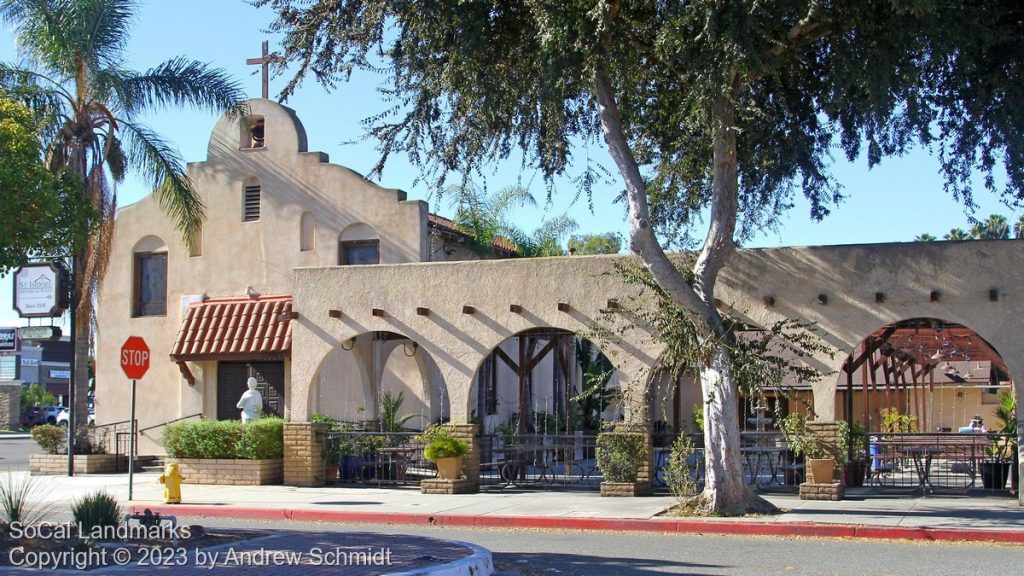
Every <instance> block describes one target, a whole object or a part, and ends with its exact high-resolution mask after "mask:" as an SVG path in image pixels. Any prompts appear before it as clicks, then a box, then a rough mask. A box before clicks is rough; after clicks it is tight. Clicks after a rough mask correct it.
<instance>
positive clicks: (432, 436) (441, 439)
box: [417, 426, 469, 480]
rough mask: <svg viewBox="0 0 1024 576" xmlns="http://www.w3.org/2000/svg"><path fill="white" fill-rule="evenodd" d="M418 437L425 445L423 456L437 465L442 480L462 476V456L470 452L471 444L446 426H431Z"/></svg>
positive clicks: (455, 478)
mask: <svg viewBox="0 0 1024 576" xmlns="http://www.w3.org/2000/svg"><path fill="white" fill-rule="evenodd" d="M417 439H418V440H420V441H421V442H423V444H424V445H425V446H424V448H423V457H424V458H426V459H427V460H430V461H431V462H433V463H434V464H435V465H436V466H437V475H438V476H439V477H440V478H441V479H442V480H457V479H458V478H459V477H460V476H462V458H463V456H465V455H466V454H467V453H468V452H469V444H467V443H466V442H464V441H462V440H459V439H458V438H456V437H454V436H452V433H451V430H450V429H448V428H447V427H445V426H430V427H428V428H427V429H426V430H424V431H423V434H421V435H420V436H419V437H418V438H417Z"/></svg>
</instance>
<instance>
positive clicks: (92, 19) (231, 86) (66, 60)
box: [0, 0, 244, 423]
mask: <svg viewBox="0 0 1024 576" xmlns="http://www.w3.org/2000/svg"><path fill="white" fill-rule="evenodd" d="M136 8H137V2H136V1H134V0H2V1H0V19H2V20H4V21H5V22H6V23H8V24H10V25H12V26H13V27H14V33H15V37H16V41H17V46H18V51H19V55H20V56H22V57H23V58H24V59H25V60H26V61H27V62H29V64H28V66H26V67H21V66H14V65H6V64H3V65H0V84H2V85H3V86H4V87H6V88H11V89H12V90H15V91H16V93H18V94H23V95H24V98H25V101H26V103H27V104H28V105H29V106H30V107H31V108H33V109H34V110H35V111H36V112H37V113H40V114H41V115H42V117H43V118H45V122H44V125H43V127H42V133H43V135H44V139H45V141H46V145H47V150H46V152H47V162H48V167H49V169H50V170H51V171H53V172H54V173H64V174H71V175H73V176H76V177H78V178H79V179H80V181H81V182H82V183H83V185H84V187H85V192H86V195H87V197H88V199H89V201H90V202H91V203H92V207H93V209H94V210H95V217H94V219H93V222H92V223H91V228H90V230H91V232H90V234H89V236H88V238H87V240H86V241H85V242H84V245H82V246H74V247H71V252H72V254H73V256H72V265H73V269H74V270H75V271H76V282H75V289H76V302H74V303H73V304H72V305H73V306H74V309H73V312H72V314H73V321H74V339H75V354H76V357H77V358H78V360H77V361H76V362H75V374H74V386H75V392H76V397H77V399H78V402H76V406H75V407H74V409H75V414H76V417H77V421H78V422H79V423H84V422H85V401H84V399H85V396H86V393H87V389H88V364H87V362H86V361H85V360H86V358H87V357H88V352H89V343H90V335H91V333H92V330H91V328H92V321H93V311H94V306H93V302H94V298H95V293H96V290H97V289H98V286H99V282H100V280H101V279H102V277H103V272H104V270H105V269H106V265H107V261H108V259H109V249H110V239H111V233H112V231H113V222H114V219H113V217H114V210H115V209H116V206H117V195H116V184H117V183H119V182H121V181H123V179H124V176H125V174H126V172H128V171H136V172H138V173H140V174H142V175H143V176H145V177H148V178H149V180H150V182H151V183H152V186H153V188H154V190H155V193H156V195H157V198H158V199H159V201H160V205H161V207H162V208H163V209H164V211H165V212H166V213H167V214H168V215H169V216H170V217H171V218H173V219H174V221H175V223H176V226H177V228H178V230H179V232H180V233H181V234H182V237H183V239H184V240H185V242H186V243H188V244H190V243H191V242H192V241H193V240H194V238H195V237H196V234H197V232H198V231H199V229H200V226H201V225H202V221H203V218H204V207H203V203H202V200H201V199H200V197H199V195H198V194H197V192H196V190H195V189H194V188H193V186H192V183H191V182H190V181H189V178H188V175H187V173H186V171H185V167H184V163H183V162H182V160H181V158H180V157H179V155H178V153H177V152H176V151H175V150H174V149H173V148H172V147H171V146H170V145H169V144H168V143H167V142H165V141H164V140H163V139H161V138H160V136H159V135H157V134H156V133H154V132H153V131H152V130H150V129H149V128H147V127H146V126H144V125H143V124H140V123H139V122H138V119H139V117H140V116H141V115H143V114H145V113H148V112H153V111H156V110H160V109H163V108H165V107H169V106H178V107H180V106H190V107H192V108H198V109H205V110H211V111H215V112H224V111H230V112H232V113H234V114H243V113H244V105H243V104H242V96H243V95H242V92H241V89H240V88H239V86H238V85H237V84H236V83H235V82H234V81H232V80H230V79H229V78H227V76H226V75H225V74H224V73H223V72H222V71H220V70H217V69H211V68H209V67H208V66H207V65H206V64H203V63H201V62H196V61H191V60H187V59H185V58H180V57H179V58H175V59H171V60H168V61H166V62H164V63H163V64H160V65H159V66H157V67H155V68H152V69H150V70H147V71H145V72H135V71H133V70H128V69H126V68H124V67H123V64H124V62H125V61H126V60H127V58H126V55H125V53H124V49H125V46H126V44H127V41H128V34H129V31H130V28H131V24H132V20H133V16H134V11H135V9H136Z"/></svg>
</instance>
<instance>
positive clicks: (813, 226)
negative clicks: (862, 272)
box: [0, 0, 1018, 326]
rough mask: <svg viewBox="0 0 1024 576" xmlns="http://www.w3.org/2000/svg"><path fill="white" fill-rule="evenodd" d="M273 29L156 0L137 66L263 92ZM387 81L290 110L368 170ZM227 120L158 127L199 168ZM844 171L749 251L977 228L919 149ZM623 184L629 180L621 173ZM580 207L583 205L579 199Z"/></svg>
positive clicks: (615, 223) (984, 199)
mask: <svg viewBox="0 0 1024 576" xmlns="http://www.w3.org/2000/svg"><path fill="white" fill-rule="evenodd" d="M270 21H271V14H270V12H269V11H268V10H266V9H262V10H257V9H255V8H253V7H252V6H250V5H248V4H247V3H246V2H244V1H242V0H213V1H210V0H206V1H199V0H175V1H174V2H167V1H157V2H145V3H144V5H143V6H142V8H141V10H140V12H139V14H138V21H137V24H136V27H135V29H134V33H133V34H132V42H131V44H130V45H129V46H128V51H127V62H126V63H125V64H126V66H128V67H130V68H133V69H135V70H144V69H147V68H149V67H152V66H155V65H157V64H159V63H160V62H163V61H164V60H167V59H169V58H172V57H175V56H186V57H188V58H193V59H197V60H201V61H205V62H209V63H211V64H213V65H214V66H216V67H219V68H222V69H223V70H225V71H226V72H227V73H228V74H230V75H232V76H233V77H235V78H236V79H238V80H239V81H240V82H241V83H242V85H243V86H244V89H245V91H246V93H247V94H248V95H250V96H253V97H258V96H259V95H260V78H259V74H258V68H257V67H255V66H246V65H245V60H246V58H252V57H256V56H259V55H260V43H261V42H262V41H263V40H269V41H270V46H271V51H274V50H275V49H277V40H278V38H277V37H275V36H274V35H272V34H269V33H268V32H266V28H267V26H268V24H269V22H270ZM0 60H2V61H5V62H12V61H15V60H16V54H15V47H14V37H13V34H12V33H11V31H10V30H9V29H7V28H4V29H0ZM284 82H285V78H283V77H282V78H277V79H271V85H270V89H271V97H273V96H274V94H276V91H277V90H280V88H281V87H282V86H283V85H284ZM375 85H376V79H375V78H373V77H370V76H368V75H365V74H364V75H356V76H354V78H353V81H352V83H350V84H343V85H340V86H339V87H338V88H337V89H336V90H335V91H333V92H331V93H328V92H327V91H326V90H325V89H324V88H323V87H322V86H320V85H319V84H316V83H315V82H313V81H307V82H306V84H305V85H303V86H302V88H301V89H300V90H299V91H298V93H297V94H296V95H294V96H293V97H292V98H291V99H289V101H288V102H287V103H286V104H287V105H288V106H290V107H291V108H293V109H295V111H296V112H297V114H298V116H299V118H300V119H301V120H302V121H303V124H304V125H305V127H306V132H307V135H308V141H309V149H310V150H319V151H322V152H326V153H328V154H329V155H330V158H331V161H332V162H334V163H338V164H342V165H345V166H348V167H349V168H352V169H353V170H356V171H358V172H361V173H364V174H365V173H366V172H368V171H369V169H370V167H371V166H372V165H373V163H374V161H375V160H376V154H377V152H376V149H375V147H374V145H373V143H372V142H369V141H366V142H360V143H357V144H345V143H346V142H351V141H354V140H358V139H359V137H360V136H361V135H362V128H361V125H360V120H362V119H363V118H365V117H367V116H369V115H371V114H374V113H376V112H378V111H379V110H380V109H381V108H382V105H381V103H380V101H379V98H378V96H377V93H376V91H375ZM215 120H216V118H214V117H213V116H212V115H210V114H206V113H197V112H195V111H190V110H185V111H176V110H171V111H166V112H162V113H160V114H158V115H154V117H152V118H148V119H146V122H147V123H148V124H149V126H150V127H151V128H153V129H154V130H156V131H157V132H158V133H160V134H162V135H163V136H164V137H165V138H167V139H168V140H169V141H171V142H172V143H173V144H174V145H176V146H177V148H178V150H179V151H180V153H181V155H182V157H183V158H185V160H186V161H189V162H196V161H202V160H204V159H205V157H206V146H207V142H208V138H209V134H210V131H211V129H212V128H213V125H214V123H215ZM580 152H584V153H587V154H589V155H590V156H591V158H594V159H597V161H599V162H602V163H605V164H606V165H607V166H611V163H610V161H609V160H608V157H607V153H606V152H605V150H604V148H603V146H602V145H601V144H600V143H591V144H589V145H588V146H587V147H586V148H585V149H582V150H581V151H580ZM403 160H404V159H401V158H398V157H395V158H393V159H392V160H391V161H389V165H388V168H387V169H386V171H385V173H384V175H383V177H382V178H380V179H379V183H380V184H381V185H383V186H386V187H393V188H401V189H404V190H406V191H407V192H409V196H410V197H411V198H423V199H427V200H429V201H431V210H432V211H434V212H438V213H441V214H450V213H451V212H452V210H451V208H450V206H448V205H447V202H442V203H440V204H438V203H437V202H435V201H433V199H432V198H431V197H430V192H431V190H430V189H429V188H427V187H426V186H425V185H424V184H422V183H416V182H415V181H416V179H417V172H416V171H415V170H413V169H412V168H411V167H410V166H409V165H408V164H406V163H405V162H404V161H403ZM834 173H835V175H836V176H837V178H838V179H839V181H840V182H841V183H842V184H843V186H844V187H845V192H846V194H847V196H848V198H847V200H846V201H844V202H843V204H841V205H840V206H839V207H838V208H837V209H836V210H834V211H833V214H832V215H831V216H829V217H828V218H826V219H825V221H823V222H821V223H813V222H811V221H810V219H809V217H808V209H807V207H806V205H805V204H802V203H798V205H797V206H796V208H794V209H793V210H792V211H791V212H790V213H789V214H788V215H787V216H786V217H785V219H784V221H783V222H782V225H781V228H782V230H781V232H780V233H779V234H769V235H762V236H760V237H758V238H755V239H754V240H753V241H752V242H750V243H748V246H797V245H824V244H853V243H877V242H894V241H895V242H901V241H910V240H912V239H913V238H914V236H916V235H918V234H920V233H922V232H929V233H932V234H934V235H936V236H939V237H941V236H942V234H944V233H945V232H947V231H949V230H950V229H951V228H954V227H958V226H959V227H964V228H967V227H968V225H967V221H966V216H965V214H964V211H963V209H962V207H960V206H958V205H957V204H956V203H955V202H954V201H953V200H952V199H951V198H950V197H948V196H947V195H945V194H944V193H943V191H942V180H941V177H940V176H939V174H938V164H937V162H936V161H935V160H934V159H933V158H931V157H930V156H929V155H928V153H927V151H923V150H918V151H915V152H913V153H912V154H910V155H908V156H907V157H904V158H890V159H887V160H885V161H884V162H883V163H882V165H880V166H877V167H875V168H874V169H873V170H870V171H869V170H868V169H867V163H866V161H864V160H863V159H862V160H860V161H858V162H855V163H853V164H848V163H846V162H844V161H839V162H837V163H836V165H835V166H834ZM613 176H616V177H617V173H615V172H613ZM517 177H522V179H523V180H524V182H525V183H528V184H529V183H531V182H532V185H531V190H532V191H533V193H534V195H535V196H536V197H537V199H538V201H539V202H540V203H541V207H540V209H538V210H530V211H525V210H524V211H523V212H522V213H521V214H519V215H518V218H517V221H518V223H519V224H520V226H521V227H522V228H524V229H527V230H532V229H533V228H535V227H536V225H537V223H538V222H540V221H541V220H542V219H544V218H545V217H546V215H548V216H549V215H554V214H560V213H562V212H568V213H569V215H570V216H572V217H573V218H575V219H576V221H577V222H578V223H579V226H580V229H579V232H582V233H586V232H605V231H616V232H620V233H622V234H623V235H625V233H626V226H625V224H624V207H623V206H622V205H618V204H612V203H611V199H612V198H613V197H614V196H615V194H616V193H617V191H618V190H619V189H621V184H620V183H619V181H618V180H616V181H614V182H611V183H609V184H608V185H603V186H601V187H599V188H598V191H597V193H596V195H595V198H594V208H595V212H594V213H593V214H592V213H590V211H589V209H588V207H587V203H586V200H585V199H582V198H580V199H577V195H576V190H575V189H574V188H573V186H572V184H571V183H570V182H560V183H559V184H558V190H557V191H556V195H555V197H554V199H553V204H552V205H550V206H546V205H545V204H544V188H543V186H542V185H541V183H540V178H539V177H538V176H535V175H531V174H522V175H520V171H519V164H518V162H514V161H513V162H509V163H508V165H505V166H499V167H496V168H495V173H494V175H493V176H490V177H488V179H487V182H488V185H489V186H490V187H491V188H492V189H496V188H500V187H501V186H504V185H507V184H512V183H514V182H515V180H516V178H517ZM148 191H149V189H148V186H146V185H144V184H143V183H142V182H140V181H138V180H134V179H130V180H128V181H126V182H125V183H124V184H123V185H122V186H121V187H120V188H119V190H118V202H119V204H120V205H122V206H123V205H126V204H130V203H132V202H135V201H137V200H138V199H139V198H141V197H143V196H144V195H145V194H147V193H148ZM574 200H575V203H574ZM977 200H978V203H979V204H980V208H979V209H978V211H977V216H978V217H980V218H984V217H986V216H987V215H988V214H991V213H994V212H998V213H1002V214H1005V215H1006V216H1007V217H1008V218H1009V219H1010V221H1011V222H1013V221H1016V217H1017V215H1018V214H1015V213H1013V212H1011V210H1010V209H1008V208H1006V207H1005V206H1003V205H1001V204H1000V203H999V202H998V200H997V199H995V198H992V197H990V196H988V195H986V194H984V193H980V192H979V193H978V198H977ZM11 302H12V295H11V281H10V279H9V278H0V326H5V325H18V324H22V323H23V322H22V321H21V320H20V319H18V318H17V315H16V313H14V312H13V310H11V309H10V306H11Z"/></svg>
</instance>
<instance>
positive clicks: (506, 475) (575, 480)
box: [478, 433, 601, 490]
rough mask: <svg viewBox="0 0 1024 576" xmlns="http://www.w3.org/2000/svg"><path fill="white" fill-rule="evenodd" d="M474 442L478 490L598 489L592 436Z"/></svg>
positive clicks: (531, 436) (503, 437)
mask: <svg viewBox="0 0 1024 576" xmlns="http://www.w3.org/2000/svg"><path fill="white" fill-rule="evenodd" d="M478 441H479V445H480V485H481V486H482V487H485V486H492V487H493V486H496V487H501V488H507V487H511V486H514V487H520V488H522V487H538V488H556V487H558V488H584V489H592V490H596V489H598V488H599V487H600V484H601V473H600V471H599V470H598V467H597V461H596V459H595V457H594V452H595V448H594V447H595V445H596V441H597V436H596V435H594V434H583V433H576V434H522V435H500V434H499V435H484V436H480V437H479V438H478Z"/></svg>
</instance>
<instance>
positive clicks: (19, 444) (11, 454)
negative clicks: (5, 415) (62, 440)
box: [0, 435, 42, 471]
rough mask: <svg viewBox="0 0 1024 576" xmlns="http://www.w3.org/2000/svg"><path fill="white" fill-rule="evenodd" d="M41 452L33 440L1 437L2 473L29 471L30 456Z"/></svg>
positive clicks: (0, 462)
mask: <svg viewBox="0 0 1024 576" xmlns="http://www.w3.org/2000/svg"><path fill="white" fill-rule="evenodd" d="M41 452H42V450H41V449H40V448H39V445H38V444H36V443H35V442H34V441H33V440H32V439H31V438H17V437H14V438H12V437H10V436H5V435H0V471H7V470H28V457H29V455H30V454H39V453H41Z"/></svg>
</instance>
